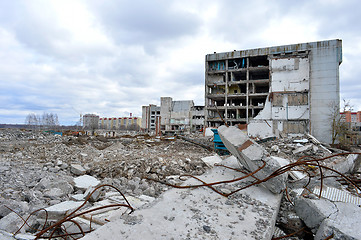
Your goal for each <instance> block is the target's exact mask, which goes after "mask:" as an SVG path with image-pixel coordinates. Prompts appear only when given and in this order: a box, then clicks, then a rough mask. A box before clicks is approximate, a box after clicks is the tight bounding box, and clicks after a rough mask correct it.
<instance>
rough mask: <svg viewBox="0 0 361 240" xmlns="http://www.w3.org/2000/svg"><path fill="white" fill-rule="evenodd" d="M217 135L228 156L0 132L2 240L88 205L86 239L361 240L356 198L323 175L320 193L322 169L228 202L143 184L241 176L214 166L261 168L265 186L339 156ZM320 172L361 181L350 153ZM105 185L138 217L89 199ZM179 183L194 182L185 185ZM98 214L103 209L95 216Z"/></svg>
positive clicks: (153, 142)
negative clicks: (308, 161) (311, 161)
mask: <svg viewBox="0 0 361 240" xmlns="http://www.w3.org/2000/svg"><path fill="white" fill-rule="evenodd" d="M218 133H219V135H220V137H221V139H222V141H223V143H224V144H225V146H226V147H227V149H228V150H229V151H230V153H231V156H229V155H228V156H218V155H216V154H215V153H212V152H210V151H208V150H206V149H205V148H202V147H200V146H199V145H196V144H192V143H189V142H187V141H183V140H181V139H177V138H175V137H169V138H165V137H162V138H160V137H151V136H149V135H139V134H137V133H133V134H132V133H126V134H125V133H124V134H118V137H103V136H100V135H99V136H96V137H93V136H92V137H90V136H80V137H72V136H56V135H51V134H48V133H42V132H39V131H20V130H0V184H1V189H2V193H1V196H0V239H14V236H13V233H15V232H16V231H17V230H18V229H19V228H20V227H21V226H22V225H23V221H22V220H21V218H19V216H18V215H17V214H16V213H18V214H19V215H20V216H23V217H27V216H28V215H29V213H31V212H33V211H35V210H38V209H41V208H45V209H46V210H47V212H48V219H47V220H46V215H45V212H44V211H39V212H38V213H37V214H35V215H33V216H31V217H30V218H29V219H28V221H27V223H28V224H29V225H30V226H31V227H36V228H41V227H39V226H42V224H44V223H46V224H47V226H49V224H51V223H54V222H56V221H59V220H60V219H62V218H64V217H65V216H66V215H67V214H69V213H70V212H72V211H74V210H76V209H77V208H78V207H79V206H81V205H83V203H84V201H85V199H87V198H89V201H87V202H86V203H85V205H84V206H82V208H81V210H79V211H78V212H83V211H87V210H89V213H87V214H84V215H82V216H79V217H76V218H75V219H74V220H76V222H77V223H78V224H80V226H81V228H82V229H83V230H84V231H88V230H90V229H89V220H90V219H91V221H92V224H91V227H92V230H94V229H96V231H94V232H92V233H90V234H88V235H86V236H85V238H84V239H87V240H95V239H104V238H107V239H117V238H119V237H120V235H123V236H126V237H127V239H138V238H139V236H137V235H135V236H134V234H133V232H134V231H136V232H138V233H139V234H142V236H148V238H144V239H177V238H182V239H271V238H272V235H273V236H274V237H279V236H281V235H286V234H290V233H294V232H297V234H295V235H293V236H292V237H290V238H289V239H313V238H314V239H325V238H327V237H330V236H333V237H334V239H361V238H360V237H359V236H361V232H360V230H359V229H358V227H357V224H358V223H359V222H360V220H361V214H360V208H359V206H360V205H361V198H359V197H358V196H357V195H356V193H357V191H356V190H355V189H354V188H352V187H350V185H349V184H347V182H346V181H341V180H339V181H336V178H334V177H332V176H334V175H335V172H332V171H326V170H324V171H322V176H325V177H326V176H328V177H327V178H323V179H322V183H323V185H322V188H321V187H320V186H321V178H320V176H321V172H320V170H319V168H317V167H314V166H310V165H305V166H298V167H297V168H295V169H292V171H288V172H286V173H284V174H282V175H279V176H277V177H274V178H271V179H270V180H268V181H265V182H263V183H262V184H261V185H255V186H252V187H249V188H246V189H244V190H242V191H240V192H237V193H235V194H233V195H230V196H229V197H227V198H225V197H222V196H220V195H219V194H217V193H215V192H213V191H212V190H211V189H209V188H205V187H202V188H195V189H193V188H192V189H176V188H172V187H169V186H167V185H165V184H161V183H159V182H157V181H149V180H147V179H146V178H151V179H155V180H159V181H166V182H168V183H170V184H180V183H181V182H182V181H180V180H179V178H178V177H179V176H180V175H182V174H190V175H194V176H198V177H200V178H201V179H203V181H205V182H207V183H209V182H215V181H224V180H229V179H236V178H239V177H240V176H244V175H245V173H241V172H237V171H234V170H231V169H227V168H223V167H219V166H214V164H215V163H221V164H223V165H226V166H228V167H233V168H241V170H243V171H246V172H253V171H255V170H258V169H259V168H260V167H262V165H263V164H265V166H264V167H263V168H262V169H260V170H258V172H257V173H256V174H255V175H254V177H255V178H257V179H264V178H266V177H268V176H269V175H270V174H272V173H273V172H274V171H276V170H277V169H279V168H280V167H282V166H285V165H287V164H290V163H294V162H296V161H297V160H299V159H300V158H302V157H304V156H311V157H313V158H316V159H320V158H325V157H328V156H330V155H332V154H335V153H345V152H344V151H342V150H338V149H335V148H332V147H330V146H329V145H327V144H323V143H321V142H319V141H318V140H317V139H315V138H314V137H312V136H311V135H294V136H288V137H280V138H277V139H275V138H269V139H251V138H249V137H247V135H246V134H245V133H244V132H242V131H241V130H239V129H238V128H237V127H226V126H221V127H219V128H218ZM187 137H188V138H192V139H194V141H195V142H199V143H202V144H203V145H207V144H208V145H211V144H212V143H211V140H212V139H211V138H210V137H203V136H200V135H189V136H187ZM354 151H357V149H355V150H354ZM232 155H233V156H232ZM322 164H323V165H325V166H328V167H330V168H332V169H335V170H337V171H338V172H340V173H341V174H345V175H347V176H349V177H350V178H351V179H356V180H357V179H360V178H361V175H360V169H359V167H360V158H358V155H356V154H350V155H340V156H337V157H333V158H330V159H326V160H323V161H322ZM306 172H307V174H306ZM309 176H312V177H311V179H310V182H309ZM254 181H255V180H254V179H253V178H251V177H248V178H245V179H243V180H242V181H237V182H234V183H230V184H229V183H222V184H218V185H215V186H214V188H215V189H216V190H217V191H220V192H223V193H225V194H227V193H231V192H233V191H235V190H237V189H238V188H240V187H245V186H247V185H249V184H251V183H252V182H254ZM102 184H109V185H112V186H114V187H116V188H118V189H119V190H120V191H121V192H122V193H123V194H125V196H126V198H127V200H128V201H129V203H130V204H131V206H132V207H133V208H134V209H135V211H134V212H133V213H132V214H130V215H129V212H130V209H128V208H126V207H121V208H119V207H110V208H104V207H106V206H110V205H112V204H125V205H126V204H127V202H126V201H125V199H124V198H123V197H122V196H121V195H120V194H119V193H118V192H117V191H116V189H114V188H112V187H109V186H108V187H101V188H99V189H98V190H96V191H95V189H96V188H97V187H99V186H101V185H102ZM182 184H183V185H194V184H199V182H198V181H196V180H195V179H192V178H190V179H188V180H187V181H186V182H182ZM307 184H308V185H307ZM305 185H307V189H306V188H304V186H305ZM285 189H287V193H288V194H285V192H284V190H285ZM321 190H322V191H321ZM93 191H95V192H94V193H93V194H91V193H92V192H93ZM319 195H321V196H322V197H321V199H319V198H318V196H319ZM291 202H292V203H291ZM7 207H9V208H10V209H12V210H14V212H16V213H14V212H12V211H11V210H10V209H9V208H7ZM95 208H102V210H97V211H93V210H94V209H95ZM212 216H213V217H212ZM214 219H216V220H214ZM244 223H247V224H244ZM65 225H66V228H67V231H68V233H71V232H74V233H78V232H79V227H78V226H77V225H75V224H74V223H71V222H66V223H65ZM159 226H162V227H159ZM302 229H304V230H305V231H302ZM34 234H35V232H34V231H32V230H31V228H30V227H29V226H24V227H23V228H22V229H21V230H20V231H19V232H18V233H17V235H16V236H15V237H16V239H34ZM119 234H120V235H119ZM80 236H81V235H76V237H80Z"/></svg>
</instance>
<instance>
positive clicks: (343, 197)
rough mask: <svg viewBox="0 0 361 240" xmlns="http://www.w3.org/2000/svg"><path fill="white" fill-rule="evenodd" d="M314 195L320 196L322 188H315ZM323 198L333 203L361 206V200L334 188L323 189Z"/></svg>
mask: <svg viewBox="0 0 361 240" xmlns="http://www.w3.org/2000/svg"><path fill="white" fill-rule="evenodd" d="M313 193H314V194H316V195H319V194H320V187H315V188H314V189H313ZM321 196H322V197H323V198H326V199H328V200H331V201H335V202H344V203H353V204H357V205H361V198H359V197H357V196H354V195H352V194H350V193H348V192H346V191H344V190H340V189H337V188H333V187H324V188H322V193H321Z"/></svg>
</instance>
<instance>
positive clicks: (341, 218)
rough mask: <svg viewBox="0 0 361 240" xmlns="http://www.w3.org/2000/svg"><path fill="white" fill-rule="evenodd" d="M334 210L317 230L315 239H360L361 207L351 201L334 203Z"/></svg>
mask: <svg viewBox="0 0 361 240" xmlns="http://www.w3.org/2000/svg"><path fill="white" fill-rule="evenodd" d="M334 204H335V206H336V209H337V210H336V212H335V213H333V214H331V215H330V216H329V217H328V218H327V219H325V220H324V221H323V222H322V224H321V225H320V227H319V228H318V230H317V233H316V236H315V240H321V239H326V238H327V237H329V236H331V235H333V239H346V240H348V239H349V240H351V239H352V240H353V239H360V237H361V228H360V220H361V208H360V207H358V206H357V205H354V204H351V203H342V202H336V203H334Z"/></svg>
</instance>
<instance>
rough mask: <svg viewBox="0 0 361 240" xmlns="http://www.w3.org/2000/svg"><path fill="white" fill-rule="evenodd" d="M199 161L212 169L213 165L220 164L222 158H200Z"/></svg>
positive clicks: (214, 156)
mask: <svg viewBox="0 0 361 240" xmlns="http://www.w3.org/2000/svg"><path fill="white" fill-rule="evenodd" d="M201 159H202V161H203V162H204V163H205V164H207V166H209V167H213V166H214V164H217V163H220V162H221V161H222V158H220V157H219V156H218V155H213V156H209V157H204V158H201Z"/></svg>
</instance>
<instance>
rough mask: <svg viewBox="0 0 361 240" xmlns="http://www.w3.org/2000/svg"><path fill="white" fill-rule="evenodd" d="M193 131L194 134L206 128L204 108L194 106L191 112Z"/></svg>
mask: <svg viewBox="0 0 361 240" xmlns="http://www.w3.org/2000/svg"><path fill="white" fill-rule="evenodd" d="M191 116H192V119H191V120H190V121H191V130H192V132H196V131H200V130H203V128H204V106H193V107H192V110H191Z"/></svg>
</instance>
